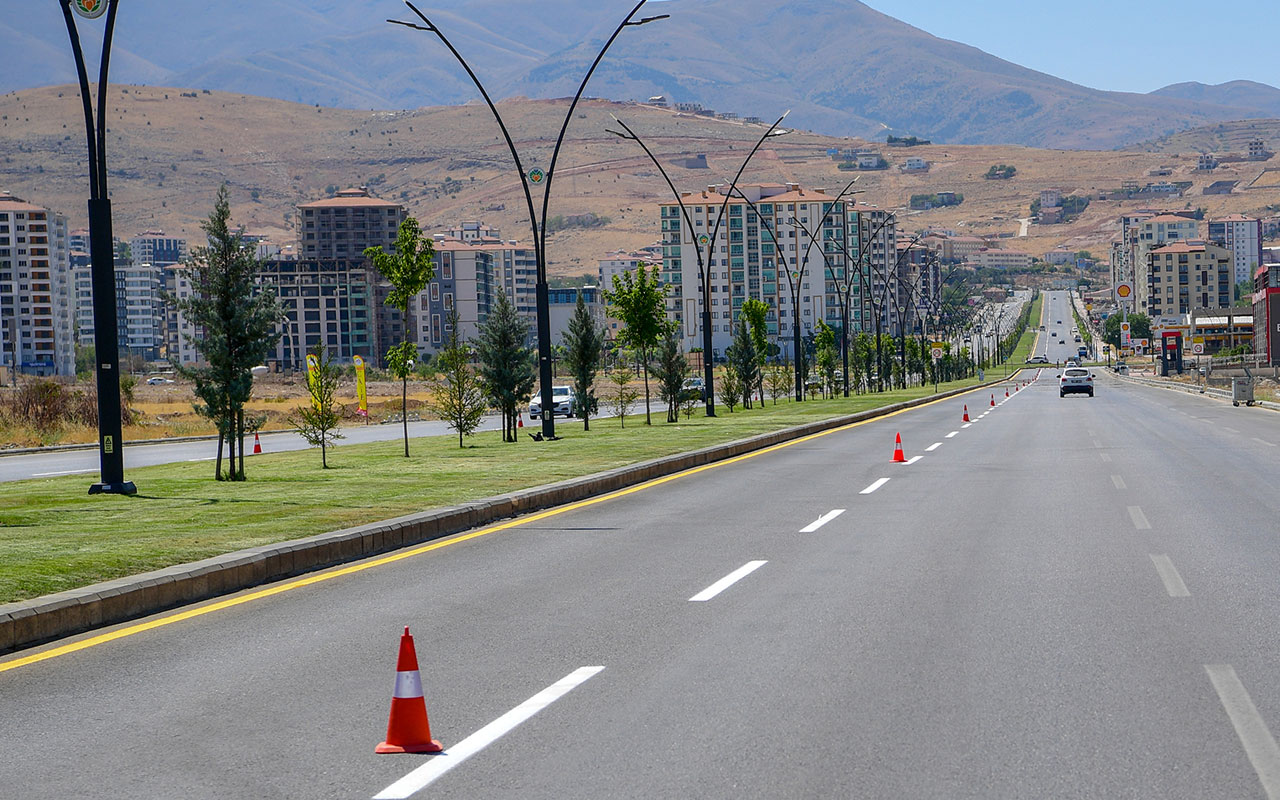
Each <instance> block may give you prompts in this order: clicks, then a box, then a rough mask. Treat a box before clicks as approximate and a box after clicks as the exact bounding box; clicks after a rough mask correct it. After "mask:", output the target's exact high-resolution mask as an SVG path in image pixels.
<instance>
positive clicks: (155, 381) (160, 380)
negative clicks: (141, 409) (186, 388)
mask: <svg viewBox="0 0 1280 800" xmlns="http://www.w3.org/2000/svg"><path fill="white" fill-rule="evenodd" d="M166 383H173V381H172V380H170V379H169V378H165V377H161V376H160V375H156V376H155V377H152V378H147V385H148V386H162V385H164V384H166Z"/></svg>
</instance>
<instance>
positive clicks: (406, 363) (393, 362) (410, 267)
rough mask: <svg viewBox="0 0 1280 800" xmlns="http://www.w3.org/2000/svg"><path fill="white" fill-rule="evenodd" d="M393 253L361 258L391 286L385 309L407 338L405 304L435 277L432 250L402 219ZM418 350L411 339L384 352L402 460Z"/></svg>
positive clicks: (371, 252)
mask: <svg viewBox="0 0 1280 800" xmlns="http://www.w3.org/2000/svg"><path fill="white" fill-rule="evenodd" d="M394 248H395V249H394V251H393V252H391V253H387V252H385V251H384V250H383V249H382V245H377V246H376V247H366V248H365V250H364V257H365V258H367V259H369V260H370V261H372V262H373V266H374V267H375V268H377V270H378V274H380V275H381V276H382V277H383V278H386V279H387V281H388V282H389V283H390V284H391V293H390V294H388V295H387V305H389V306H391V307H392V308H394V309H396V310H397V311H399V312H400V317H401V319H402V320H403V321H404V330H405V336H406V337H407V336H408V335H409V330H410V328H409V302H410V301H411V300H413V298H414V296H415V295H417V294H418V293H419V292H421V291H422V290H423V289H425V288H427V284H428V283H430V282H431V279H432V278H433V277H435V274H436V267H435V255H436V246H435V244H434V243H433V242H432V240H431V239H430V238H429V237H428V238H424V237H423V236H422V231H421V230H420V229H419V228H418V221H417V220H416V219H414V218H413V217H405V218H404V222H401V223H400V228H399V229H398V230H397V231H396V243H395V245H394ZM417 355H418V348H417V346H416V345H415V344H414V343H413V340H412V339H409V338H406V339H405V340H404V341H403V342H401V343H400V344H397V345H392V347H391V349H390V350H388V351H387V368H388V369H390V370H391V374H393V375H395V376H396V377H397V378H399V379H400V418H401V422H402V423H403V425H404V457H405V458H408V457H409V373H411V372H412V371H413V364H414V360H415V359H416V358H417Z"/></svg>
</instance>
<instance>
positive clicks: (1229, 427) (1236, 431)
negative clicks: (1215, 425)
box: [1222, 425, 1240, 433]
mask: <svg viewBox="0 0 1280 800" xmlns="http://www.w3.org/2000/svg"><path fill="white" fill-rule="evenodd" d="M1222 429H1223V430H1224V431H1231V432H1232V433H1239V432H1240V431H1238V430H1236V429H1235V428H1233V427H1231V426H1230V425H1223V426H1222Z"/></svg>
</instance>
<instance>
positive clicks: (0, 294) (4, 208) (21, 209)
mask: <svg viewBox="0 0 1280 800" xmlns="http://www.w3.org/2000/svg"><path fill="white" fill-rule="evenodd" d="M69 239H70V237H69V235H68V232H67V220H66V217H64V216H62V215H60V214H56V213H54V212H53V211H50V210H49V209H47V208H43V207H41V206H38V205H35V204H33V203H28V202H26V201H25V200H23V199H21V198H19V197H15V196H13V195H11V194H0V361H3V363H4V364H6V365H7V366H8V367H9V368H10V369H16V370H17V371H18V372H21V373H25V374H31V375H42V376H47V375H74V374H75V371H76V355H75V344H74V342H73V337H72V334H73V329H74V317H73V315H74V304H73V300H72V278H71V248H70V241H69Z"/></svg>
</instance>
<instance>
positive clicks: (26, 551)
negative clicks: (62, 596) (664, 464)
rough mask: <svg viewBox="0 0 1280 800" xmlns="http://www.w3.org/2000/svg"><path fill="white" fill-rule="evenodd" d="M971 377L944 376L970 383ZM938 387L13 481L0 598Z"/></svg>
mask: <svg viewBox="0 0 1280 800" xmlns="http://www.w3.org/2000/svg"><path fill="white" fill-rule="evenodd" d="M974 383H976V380H968V381H958V382H954V383H951V384H944V386H943V387H942V388H944V389H946V388H956V387H960V386H965V385H972V384H974ZM931 392H932V386H930V387H925V388H920V387H916V388H912V389H907V390H905V391H894V392H886V393H885V394H880V395H874V394H873V395H862V396H858V397H851V398H849V399H847V400H845V399H843V398H839V399H834V400H820V401H808V402H805V403H794V402H781V403H779V404H778V405H777V406H773V405H769V406H767V407H766V408H765V409H764V410H761V409H759V408H758V407H757V408H755V409H752V410H751V411H744V410H742V409H739V410H738V411H737V412H736V413H732V414H731V413H728V412H727V410H725V409H724V408H720V409H719V411H720V416H719V417H717V418H715V419H707V418H706V417H704V416H702V412H701V410H698V411H697V412H695V414H694V417H693V419H691V420H688V421H685V420H684V419H681V421H680V422H679V423H675V424H667V423H666V422H664V421H663V420H665V418H666V417H665V414H663V415H661V416H657V415H655V418H654V424H653V426H652V427H646V426H645V425H644V424H643V423H644V418H643V416H632V417H628V418H627V427H626V428H625V429H622V428H620V427H619V424H618V420H616V419H608V420H597V421H593V422H592V425H591V431H590V432H589V433H584V432H583V431H582V429H581V426H579V425H576V424H575V425H564V426H563V427H562V428H559V429H558V432H559V433H561V434H562V435H563V436H564V438H563V439H562V440H560V441H557V442H551V443H540V444H535V443H533V442H531V441H529V439H528V438H527V437H525V439H524V440H523V441H521V442H519V443H518V444H503V443H502V442H500V441H499V438H498V434H497V433H484V434H480V435H477V436H474V437H471V438H469V439H468V440H467V446H466V447H465V448H459V447H458V446H457V438H456V437H450V436H439V437H430V438H423V439H416V440H414V441H413V442H412V443H411V445H410V452H411V453H412V457H411V458H408V459H406V458H404V457H403V455H402V452H403V444H402V442H400V441H399V440H393V441H389V442H379V443H374V444H360V445H349V446H339V447H336V448H334V449H332V450H330V452H329V463H330V465H332V467H331V468H330V469H328V470H322V469H321V468H320V454H319V452H317V451H316V450H306V451H297V452H291V453H275V454H264V455H259V456H253V457H251V458H249V459H248V460H247V462H246V467H247V472H248V475H249V480H248V481H246V482H244V483H225V482H221V483H220V482H217V481H214V480H212V474H213V462H209V461H204V462H199V463H181V464H170V465H165V466H157V467H145V468H139V469H135V470H130V472H129V474H128V475H127V477H128V478H129V479H130V480H132V481H134V482H135V483H136V484H137V486H138V492H139V493H138V495H137V496H135V497H121V496H110V495H108V496H103V495H98V496H95V497H89V496H88V495H87V494H86V491H87V488H88V484H89V482H90V478H91V477H92V476H84V475H79V476H61V477H56V478H49V479H43V480H30V481H21V482H17V483H11V484H5V486H4V491H3V493H0V602H11V601H14V600H20V599H26V598H30V597H36V596H39V595H42V594H49V593H53V592H59V591H64V590H67V589H71V588H76V587H79V586H86V585H88V584H91V583H96V582H99V581H104V580H110V579H112V578H118V577H122V576H126V575H132V574H137V573H139V572H145V571H147V570H152V569H159V568H161V567H166V566H171V565H174V564H181V563H184V562H188V561H195V560H198V559H201V558H207V557H209V556H212V555H217V554H221V553H227V552H231V551H234V550H239V549H242V548H246V547H254V546H257V545H263V544H271V543H274V542H280V541H284V540H287V539H296V538H299V537H303V536H309V535H312V534H316V533H323V532H325V531H331V530H337V529H340V528H345V527H350V526H353V525H360V524H364V523H368V522H373V521H376V520H381V519H388V518H390V517H395V516H399V515H401V514H408V513H412V512H416V511H423V510H426V509H430V508H436V507H440V506H447V505H452V504H454V503H459V502H465V501H468V500H474V499H477V498H482V497H487V496H490V495H495V494H502V493H504V492H509V491H514V490H517V489H522V488H527V487H531V486H537V485H541V484H546V483H552V482H555V481H559V480H563V479H566V478H572V477H577V476H581V475H587V474H590V473H593V472H599V471H601V470H606V469H612V468H614V467H618V466H622V465H625V464H630V463H635V462H638V461H643V460H646V459H650V458H656V457H659V456H664V455H669V454H672V453H677V452H682V451H687V450H694V449H697V448H700V447H705V446H708V445H711V444H715V443H718V442H725V441H730V440H733V439H740V438H743V437H747V436H751V435H754V434H759V433H764V432H767V431H772V430H777V429H779V428H783V427H787V426H790V425H796V424H800V423H803V422H808V421H812V420H816V419H826V418H829V417H834V416H839V415H842V414H850V413H854V412H857V411H862V410H865V409H869V408H874V407H877V406H884V405H889V404H891V403H896V402H900V401H902V400H906V399H911V398H916V397H922V396H925V395H928V394H930V393H931Z"/></svg>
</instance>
